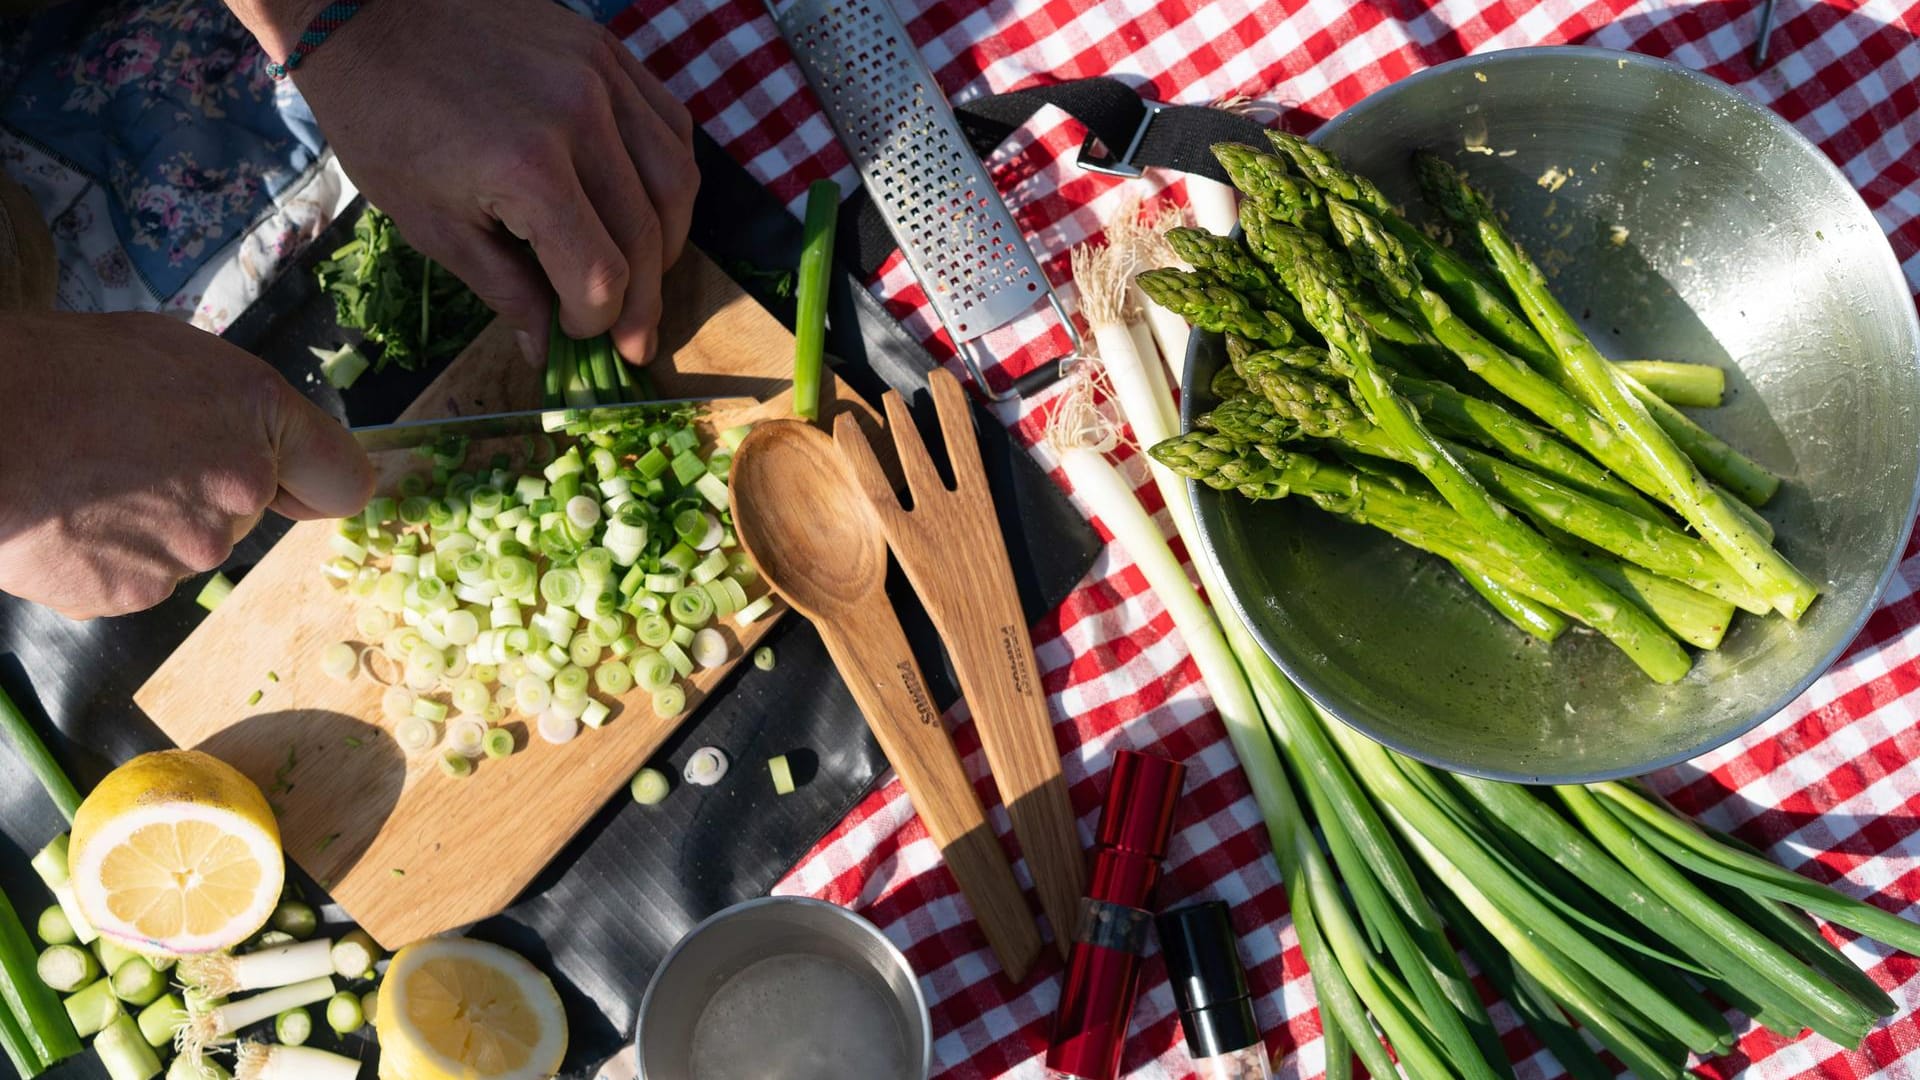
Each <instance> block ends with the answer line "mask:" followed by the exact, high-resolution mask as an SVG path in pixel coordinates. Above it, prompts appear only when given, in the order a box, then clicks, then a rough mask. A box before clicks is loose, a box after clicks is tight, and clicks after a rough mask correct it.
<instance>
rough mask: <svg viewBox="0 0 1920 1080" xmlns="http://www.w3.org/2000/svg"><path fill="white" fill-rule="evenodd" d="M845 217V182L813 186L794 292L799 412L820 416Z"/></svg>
mask: <svg viewBox="0 0 1920 1080" xmlns="http://www.w3.org/2000/svg"><path fill="white" fill-rule="evenodd" d="M839 216H840V185H839V184H836V183H834V182H833V181H831V180H816V181H814V182H813V184H812V185H811V186H810V187H808V188H807V213H806V219H805V222H804V224H803V225H802V227H801V234H800V237H801V239H800V244H801V247H800V274H799V281H798V284H797V287H796V288H795V290H794V307H795V311H794V323H793V414H794V415H795V416H798V417H800V418H801V419H803V420H814V419H817V418H818V417H819V415H820V373H821V368H822V366H823V362H824V360H825V358H826V342H827V293H828V286H829V285H830V284H831V283H832V280H833V234H834V226H835V224H836V222H837V221H838V219H839Z"/></svg>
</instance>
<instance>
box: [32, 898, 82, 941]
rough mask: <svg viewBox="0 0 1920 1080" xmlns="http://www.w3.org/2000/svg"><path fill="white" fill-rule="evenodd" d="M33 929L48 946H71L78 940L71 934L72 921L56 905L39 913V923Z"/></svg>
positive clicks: (78, 938)
mask: <svg viewBox="0 0 1920 1080" xmlns="http://www.w3.org/2000/svg"><path fill="white" fill-rule="evenodd" d="M34 929H35V930H36V931H37V932H38V933H39V935H40V940H41V941H42V942H44V943H46V944H48V945H71V944H73V943H74V942H76V941H79V940H80V937H79V935H78V934H75V933H74V932H73V920H72V919H69V918H68V917H67V910H66V909H65V908H63V907H61V906H60V905H58V904H55V905H53V906H52V907H50V908H48V909H47V910H45V911H43V912H41V913H40V922H39V924H38V925H37V926H35V927H34Z"/></svg>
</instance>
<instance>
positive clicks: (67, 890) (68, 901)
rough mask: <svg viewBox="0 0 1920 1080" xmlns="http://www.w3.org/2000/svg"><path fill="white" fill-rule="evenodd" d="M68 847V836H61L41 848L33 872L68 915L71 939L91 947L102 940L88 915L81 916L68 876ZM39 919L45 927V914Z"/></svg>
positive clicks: (63, 834)
mask: <svg viewBox="0 0 1920 1080" xmlns="http://www.w3.org/2000/svg"><path fill="white" fill-rule="evenodd" d="M67 845H68V839H67V834H66V833H61V834H60V835H59V836H56V837H54V838H53V839H52V840H50V841H48V842H47V846H46V847H44V848H41V849H40V851H39V852H38V853H37V854H35V855H34V857H33V872H34V873H36V874H39V875H40V880H41V881H42V882H44V883H45V884H46V886H47V891H48V892H51V893H52V894H53V898H54V900H56V901H58V902H59V905H60V911H61V912H62V913H63V914H64V915H65V916H66V920H67V929H68V930H69V931H70V932H71V933H72V935H73V939H72V940H74V941H77V942H79V943H80V944H82V945H91V944H93V943H94V942H95V941H97V940H99V937H100V934H99V932H98V931H96V930H94V928H93V924H92V923H91V922H88V921H87V917H86V915H84V914H82V913H81V911H80V902H79V900H78V899H76V898H75V897H74V895H73V882H72V881H71V880H69V878H68V876H67ZM40 920H41V923H42V925H43V927H44V926H45V924H46V915H45V913H42V914H41V916H40ZM41 940H42V941H46V942H47V944H49V945H56V944H60V943H59V942H55V941H53V940H51V939H49V938H47V937H45V936H44V934H43V935H42V937H41Z"/></svg>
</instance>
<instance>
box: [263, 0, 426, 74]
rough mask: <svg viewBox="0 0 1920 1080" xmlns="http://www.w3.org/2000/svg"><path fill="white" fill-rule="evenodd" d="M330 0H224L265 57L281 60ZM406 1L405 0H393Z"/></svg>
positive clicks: (275, 61) (289, 53)
mask: <svg viewBox="0 0 1920 1080" xmlns="http://www.w3.org/2000/svg"><path fill="white" fill-rule="evenodd" d="M330 2H331V0H225V3H226V5H227V7H228V8H229V9H231V10H232V11H233V14H234V17H235V18H238V19H239V20H240V22H241V24H242V25H244V26H245V27H246V28H247V30H248V31H249V32H250V33H252V34H253V36H254V39H255V40H257V41H258V42H260V48H261V49H262V50H264V51H265V52H266V54H267V59H268V60H270V61H272V62H274V63H281V62H283V61H285V60H286V58H287V57H288V56H289V55H291V54H292V52H293V47H294V46H295V45H296V44H298V43H299V41H300V35H301V34H302V33H304V32H305V31H306V29H307V27H308V26H309V25H311V24H312V22H313V19H314V16H316V15H318V14H320V12H321V11H323V10H325V9H326V7H327V5H328V3H330ZM397 2H399V3H406V2H408V0H397Z"/></svg>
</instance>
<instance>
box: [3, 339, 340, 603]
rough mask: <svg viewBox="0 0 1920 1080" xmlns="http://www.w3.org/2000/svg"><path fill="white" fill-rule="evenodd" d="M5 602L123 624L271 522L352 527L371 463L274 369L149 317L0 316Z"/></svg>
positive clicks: (220, 343) (216, 563)
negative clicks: (349, 519)
mask: <svg viewBox="0 0 1920 1080" xmlns="http://www.w3.org/2000/svg"><path fill="white" fill-rule="evenodd" d="M0 418H3V419H4V420H5V421H6V423H5V427H6V430H7V431H8V432H9V433H10V434H9V436H8V438H7V442H6V448H5V450H4V451H0V591H4V592H8V593H12V594H13V595H15V596H19V597H22V598H24V599H27V600H33V601H36V602H38V603H42V604H45V605H47V606H48V607H51V608H53V609H54V610H56V611H58V612H60V613H61V614H63V615H66V616H68V617H69V618H75V619H89V618H94V617H96V616H101V615H121V614H125V613H127V612H130V611H138V610H141V609H144V608H149V607H152V606H153V605H155V604H158V603H159V602H160V601H162V600H164V599H166V598H167V596H168V595H169V594H171V593H172V592H173V589H174V586H175V585H177V584H178V583H179V582H180V580H181V579H182V578H185V577H188V576H190V575H193V574H197V573H201V572H204V571H207V570H212V569H213V568H215V567H217V566H219V565H220V564H221V563H222V562H225V561H226V558H227V556H228V555H229V554H231V553H232V551H233V545H234V543H235V542H237V541H238V540H239V539H240V538H241V537H243V536H245V535H246V534H247V532H248V531H249V530H250V529H252V528H253V526H254V524H255V523H256V522H258V521H259V520H260V516H261V513H262V512H263V511H265V510H266V509H268V508H269V507H271V508H272V509H274V510H276V511H278V512H280V513H281V514H284V515H286V516H287V517H290V518H294V519H296V520H300V519H307V518H317V517H338V516H343V515H347V514H352V513H355V512H357V511H359V510H360V508H361V507H363V506H365V505H366V502H367V498H368V496H369V495H371V494H372V491H373V468H372V466H371V465H370V464H369V463H368V461H367V456H366V455H365V454H364V453H362V452H361V450H360V447H359V446H358V445H357V444H356V443H355V442H354V441H353V439H352V437H351V436H349V435H348V434H347V432H346V430H345V429H344V428H342V427H341V426H340V424H339V423H338V422H337V421H335V420H334V419H333V418H332V417H331V416H328V415H327V414H326V413H325V412H323V411H321V410H320V409H319V408H318V407H316V406H315V405H313V404H312V403H311V402H309V401H307V400H306V399H305V398H303V397H301V396H300V394H299V393H298V392H297V391H295V390H294V388H293V387H292V386H289V385H288V384H287V381H286V380H285V379H283V378H281V377H280V375H279V374H278V373H277V372H275V371H274V370H273V369H272V368H271V367H268V366H267V365H266V364H264V363H262V362H261V361H260V360H258V359H256V358H254V357H253V356H250V355H248V354H247V353H245V352H243V351H241V350H240V349H237V348H234V347H233V346H231V345H229V344H227V343H226V342H224V341H221V340H220V339H219V338H217V337H214V336H213V335H211V334H205V333H202V332H200V331H198V330H195V329H193V328H192V327H190V326H187V325H185V324H183V323H179V322H175V321H174V320H172V319H168V318H164V317H162V316H158V315H54V314H48V315H17V314H6V315H0Z"/></svg>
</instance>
